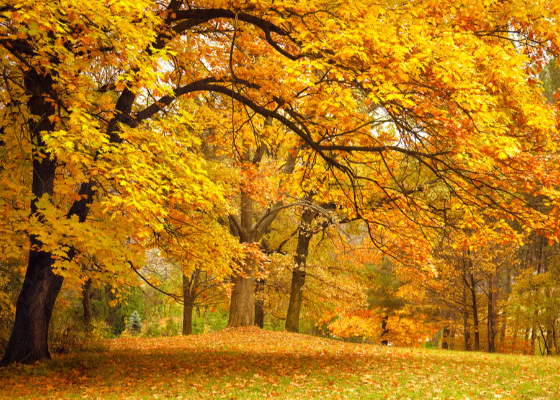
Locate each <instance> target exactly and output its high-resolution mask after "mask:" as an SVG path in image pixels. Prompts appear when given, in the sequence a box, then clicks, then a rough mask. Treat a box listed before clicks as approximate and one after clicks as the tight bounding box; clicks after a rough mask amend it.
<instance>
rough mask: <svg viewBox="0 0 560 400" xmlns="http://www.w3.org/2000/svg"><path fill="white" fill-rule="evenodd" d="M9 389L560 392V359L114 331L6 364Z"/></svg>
mask: <svg viewBox="0 0 560 400" xmlns="http://www.w3.org/2000/svg"><path fill="white" fill-rule="evenodd" d="M0 398H7V399H10V398H13V399H21V398H25V399H35V398H53V399H59V398H69V399H83V398H86V399H263V398H275V399H560V360H558V359H557V358H544V357H530V356H520V355H501V354H484V353H467V352H454V351H443V350H428V349H405V348H393V347H380V346H375V345H367V344H355V343H343V342H338V341H333V340H327V339H321V338H315V337H310V336H305V335H298V334H289V333H284V332H267V331H261V330H258V329H256V328H250V329H240V330H227V331H222V332H216V333H211V334H207V335H196V336H191V337H170V338H153V339H141V338H132V339H112V340H108V341H106V346H105V349H104V350H103V351H100V352H87V353H76V354H70V355H66V356H61V357H55V358H53V360H51V361H48V362H45V363H42V364H38V365H34V366H17V367H14V366H11V367H7V368H3V369H1V370H0Z"/></svg>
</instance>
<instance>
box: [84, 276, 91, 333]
mask: <svg viewBox="0 0 560 400" xmlns="http://www.w3.org/2000/svg"><path fill="white" fill-rule="evenodd" d="M92 296H93V292H92V291H91V278H88V279H87V280H86V281H85V282H84V288H83V292H82V307H83V308H84V325H85V327H86V330H87V331H89V330H90V329H91V320H92V307H91V297H92Z"/></svg>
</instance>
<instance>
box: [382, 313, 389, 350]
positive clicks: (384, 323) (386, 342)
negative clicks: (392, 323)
mask: <svg viewBox="0 0 560 400" xmlns="http://www.w3.org/2000/svg"><path fill="white" fill-rule="evenodd" d="M388 321H389V317H388V316H387V315H384V316H383V319H382V320H381V329H382V330H383V331H382V332H381V338H382V340H381V344H382V345H383V346H388V345H389V340H388V339H387V335H388V334H389V329H387V322H388Z"/></svg>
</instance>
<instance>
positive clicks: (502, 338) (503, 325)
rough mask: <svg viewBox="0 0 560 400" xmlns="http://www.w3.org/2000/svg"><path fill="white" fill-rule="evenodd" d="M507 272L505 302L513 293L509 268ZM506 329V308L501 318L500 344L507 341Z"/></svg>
mask: <svg viewBox="0 0 560 400" xmlns="http://www.w3.org/2000/svg"><path fill="white" fill-rule="evenodd" d="M505 272H506V287H505V288H504V300H507V299H508V298H509V295H510V293H511V273H510V271H509V268H506V269H505ZM506 329H507V308H506V307H504V310H503V312H502V315H501V318H500V342H505V340H506Z"/></svg>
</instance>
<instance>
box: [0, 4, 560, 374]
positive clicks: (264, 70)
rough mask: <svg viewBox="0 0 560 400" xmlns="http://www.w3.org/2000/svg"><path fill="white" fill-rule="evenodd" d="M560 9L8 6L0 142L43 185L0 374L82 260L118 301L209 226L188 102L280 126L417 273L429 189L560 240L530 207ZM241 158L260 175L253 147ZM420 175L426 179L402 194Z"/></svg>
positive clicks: (210, 196)
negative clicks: (139, 269) (202, 224)
mask: <svg viewBox="0 0 560 400" xmlns="http://www.w3.org/2000/svg"><path fill="white" fill-rule="evenodd" d="M559 8H560V5H558V4H556V3H552V2H551V3H549V4H546V5H543V4H541V3H540V2H537V1H528V2H527V1H523V2H522V1H517V0H516V1H510V2H494V3H487V2H482V1H477V2H471V3H469V4H466V5H462V6H461V7H457V6H456V4H455V2H452V1H438V2H437V3H436V2H433V1H428V0H419V1H412V2H410V1H402V2H400V1H397V2H396V3H395V2H386V1H372V0H364V1H356V2H352V3H351V4H347V3H337V2H330V1H329V2H327V1H322V0H315V1H305V2H297V3H286V2H277V3H276V2H275V3H269V2H267V1H262V2H261V1H250V2H244V1H240V2H235V3H230V2H225V1H224V2H223V1H214V2H206V1H192V2H191V1H177V0H170V1H168V2H163V1H150V0H141V1H136V2H116V1H115V2H111V1H110V2H106V1H90V2H87V3H84V4H79V5H77V4H75V2H72V1H59V2H53V1H48V2H39V3H37V2H34V1H31V0H29V1H25V2H17V3H16V2H12V1H9V2H7V3H5V4H4V5H2V6H0V13H1V14H0V18H1V21H2V22H1V23H0V52H1V57H2V74H3V75H2V76H3V80H2V89H1V92H0V94H1V96H2V97H1V99H2V100H1V104H2V109H1V112H2V122H1V129H2V132H3V133H2V140H3V146H5V147H8V148H10V149H16V150H17V151H14V152H13V153H11V154H9V155H8V156H7V157H3V162H4V161H5V162H7V163H9V164H10V165H16V164H17V163H19V165H24V166H25V167H24V168H21V169H20V170H21V174H22V176H24V178H22V179H21V180H18V181H21V182H28V183H29V182H30V183H29V186H25V185H23V186H22V185H16V186H18V190H20V191H21V192H24V193H25V195H26V196H24V198H26V199H27V201H28V204H29V205H28V206H26V212H25V213H24V214H27V211H28V212H29V213H30V214H31V215H30V216H29V217H24V218H21V219H22V223H21V224H20V226H19V228H17V229H20V230H22V231H25V232H27V233H28V234H29V243H28V249H29V255H28V267H27V272H26V278H25V281H24V285H23V289H22V292H21V294H20V297H19V300H18V306H17V311H16V318H15V324H14V328H13V331H12V336H11V339H10V342H9V344H8V348H7V351H6V353H5V355H4V358H3V361H2V363H3V364H7V363H10V362H13V361H24V362H28V363H32V362H34V361H35V360H37V359H41V358H44V357H48V355H49V353H48V349H47V344H46V343H47V342H46V337H47V331H48V322H49V319H50V315H51V312H52V308H53V306H54V302H55V300H56V297H57V295H58V292H59V290H60V287H61V284H62V281H63V279H65V277H70V276H74V275H76V272H77V271H76V269H77V268H78V267H77V265H79V263H80V261H81V259H82V258H83V257H85V256H86V254H88V253H92V252H94V253H96V255H97V256H98V257H99V260H100V265H103V266H104V268H103V269H102V271H100V273H104V272H107V271H108V270H111V272H115V276H117V277H118V278H113V283H114V285H116V286H118V285H119V284H121V283H122V281H123V279H124V278H123V277H124V275H125V273H124V271H125V269H126V270H128V269H130V265H132V266H139V265H141V264H142V254H144V253H143V251H140V249H144V248H145V247H146V245H147V243H150V239H149V238H150V237H153V236H154V233H156V234H157V233H159V232H164V231H166V229H169V228H171V229H173V228H174V224H175V221H177V220H179V222H178V224H179V225H181V224H184V223H185V222H186V223H189V224H191V225H194V226H197V224H198V219H197V218H196V217H195V216H196V215H197V213H200V212H202V213H207V214H209V213H214V212H216V208H219V207H218V205H220V204H222V203H223V202H224V198H223V194H222V189H221V188H219V187H217V185H215V184H214V182H213V181H212V180H211V179H208V176H207V174H206V172H205V169H204V167H203V165H204V163H205V160H204V158H203V157H201V156H200V154H199V153H198V152H197V151H196V148H197V146H198V143H199V140H198V139H197V137H196V135H195V134H193V133H192V132H196V131H200V130H202V129H204V127H201V126H197V121H196V119H195V118H193V115H192V114H191V113H189V112H188V111H187V110H186V109H184V108H183V106H180V104H179V103H180V102H178V101H177V100H178V99H181V98H184V97H189V96H193V95H194V93H200V92H204V93H207V94H209V95H211V96H214V97H215V98H216V99H218V101H220V102H221V105H222V106H224V107H225V106H227V107H229V111H228V112H229V115H231V116H232V117H233V121H234V122H235V118H236V116H237V117H239V116H241V117H242V118H243V119H244V120H246V122H247V123H249V121H250V119H249V118H246V116H247V115H251V114H257V115H259V118H263V119H264V118H268V119H272V120H273V121H276V122H275V123H278V124H279V125H282V126H284V127H285V128H286V129H287V130H288V132H290V135H293V136H294V138H296V140H297V141H298V143H299V144H301V146H303V147H304V148H306V149H307V150H309V151H310V153H311V154H312V155H313V157H314V158H313V159H317V160H321V164H322V165H323V166H324V168H325V169H326V171H325V173H326V175H327V176H328V177H329V181H334V182H336V183H337V184H338V188H339V192H340V193H341V194H343V195H342V196H337V201H338V204H337V206H339V207H344V208H347V209H349V210H351V211H352V212H351V213H350V214H349V215H350V217H351V218H353V217H360V218H362V219H363V220H365V221H367V223H368V227H369V228H368V233H369V236H370V238H371V239H373V240H374V241H376V244H377V245H378V246H379V247H380V248H382V249H383V250H384V251H386V252H388V253H391V252H393V253H394V252H395V251H397V250H400V249H403V248H404V247H406V246H411V245H413V246H415V248H416V249H417V250H416V251H415V252H410V254H411V256H413V258H412V260H411V262H414V263H423V262H425V261H426V260H427V258H428V254H429V251H428V250H427V249H429V240H428V239H425V238H423V236H422V235H419V234H418V229H417V228H418V227H420V229H421V231H424V230H425V229H427V228H433V227H438V226H441V224H442V219H443V218H444V215H442V212H441V210H439V209H437V208H433V207H430V202H431V199H430V198H429V196H430V195H429V194H427V193H431V194H433V193H437V190H436V191H434V190H430V191H428V190H427V189H428V188H434V187H436V188H437V189H439V190H442V191H446V192H447V193H448V194H450V195H452V196H454V198H455V199H456V202H455V203H454V205H453V207H455V208H457V209H460V210H462V211H463V212H464V213H465V214H467V215H470V214H472V213H475V212H477V211H478V210H493V211H494V212H493V214H494V218H493V219H491V221H494V222H493V223H492V224H493V225H494V227H496V226H497V227H499V224H500V221H501V220H502V219H503V218H506V217H509V218H514V219H517V220H518V221H520V223H521V224H522V225H523V226H526V227H528V228H532V227H534V226H535V225H538V224H541V225H543V226H544V228H545V229H546V230H547V232H549V235H551V234H553V232H554V229H555V228H556V224H557V223H556V222H554V219H546V218H545V217H544V216H543V215H542V213H540V212H539V211H538V210H535V209H533V208H531V207H530V205H528V204H527V202H526V201H525V200H524V198H523V197H522V196H521V195H520V193H522V192H526V191H536V192H539V193H541V194H550V193H553V192H554V190H555V188H554V184H555V183H556V181H557V168H552V167H551V160H550V158H548V157H545V156H541V155H542V154H544V153H545V152H551V151H554V150H555V143H556V140H555V136H554V135H555V131H554V120H555V115H554V110H553V109H552V107H549V106H546V105H544V104H543V102H542V100H541V95H540V92H539V89H538V86H537V83H536V81H535V80H534V79H533V77H534V75H535V72H536V71H537V70H538V68H539V67H540V66H541V65H542V64H543V58H544V51H549V52H550V53H554V52H556V51H557V50H558V38H559V37H560V35H558V24H557V16H558V15H560V10H559ZM226 124H230V122H229V120H227V121H222V125H226ZM234 125H235V123H234V124H232V126H231V128H232V131H235V126H234ZM237 126H239V125H237ZM20 143H21V145H20ZM2 154H4V152H3V153H2ZM240 154H243V156H244V157H245V159H244V161H245V162H251V160H252V159H253V158H254V156H255V155H256V154H258V151H257V147H254V146H244V147H242V151H241V152H240ZM147 166H149V168H147ZM528 166H529V167H528ZM418 169H421V170H422V174H420V175H418V176H420V177H421V179H414V178H413V177H411V178H410V179H404V180H403V179H401V178H402V176H404V175H406V174H407V171H408V172H411V171H415V173H416V172H417V171H418ZM8 170H11V168H8V169H6V168H5V169H3V170H2V171H3V172H2V174H3V176H6V175H9V173H8V172H4V171H8ZM396 170H398V171H400V172H399V173H400V174H401V175H400V176H395V175H394V171H396ZM30 177H31V178H30ZM8 181H10V182H13V179H11V180H10V179H9V180H8ZM2 196H3V198H9V197H10V196H11V195H10V193H4V194H2ZM342 199H345V202H342ZM328 200H329V199H327V201H328ZM251 201H252V199H251V197H250V196H249V195H246V196H245V197H244V200H243V202H242V207H241V209H242V210H243V213H246V215H247V218H245V219H244V222H243V221H242V222H241V223H240V224H239V227H241V228H242V231H243V232H244V233H245V232H248V233H251V232H252V230H253V228H254V226H252V222H251V221H252V217H251V218H249V217H248V215H249V213H250V202H251ZM177 205H179V206H177ZM195 211H196V212H195ZM18 213H19V214H18ZM170 213H173V214H174V215H173V216H171V215H170ZM0 214H2V215H4V214H10V215H11V217H10V218H9V220H10V221H14V220H17V218H16V217H15V215H20V214H21V211H20V210H19V209H17V208H15V206H14V204H13V203H10V202H3V203H2V211H1V213H0ZM20 217H21V216H20ZM242 219H243V218H242ZM492 224H491V225H492ZM3 229H4V228H3ZM381 230H383V231H384V233H383V234H381ZM413 232H415V233H413ZM388 237H391V240H388ZM10 240H13V239H10ZM254 240H255V237H254V235H253V236H251V235H249V236H247V240H246V242H247V243H249V244H250V243H251V242H253V241H254ZM110 250H113V251H110ZM235 279H238V280H239V285H238V286H239V288H238V289H236V290H234V293H233V297H234V298H237V297H239V298H246V297H247V296H246V294H247V293H251V289H250V287H251V285H250V284H247V282H245V281H243V280H242V279H245V278H243V276H241V275H240V276H239V277H237V278H235ZM247 298H248V297H247ZM243 304H245V303H243ZM252 313H253V309H250V307H245V306H243V307H241V308H240V313H238V316H235V318H234V320H232V323H231V326H240V325H247V324H252V318H251V317H250V316H249V314H252Z"/></svg>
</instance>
